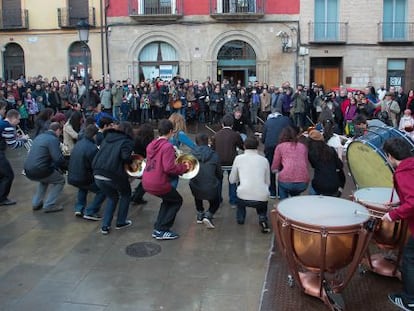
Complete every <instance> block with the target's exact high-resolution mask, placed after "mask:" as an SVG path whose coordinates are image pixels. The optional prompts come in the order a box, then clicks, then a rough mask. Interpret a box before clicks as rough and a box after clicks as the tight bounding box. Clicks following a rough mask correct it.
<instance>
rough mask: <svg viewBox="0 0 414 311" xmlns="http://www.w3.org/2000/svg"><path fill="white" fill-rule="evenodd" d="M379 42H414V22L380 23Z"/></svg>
mask: <svg viewBox="0 0 414 311" xmlns="http://www.w3.org/2000/svg"><path fill="white" fill-rule="evenodd" d="M378 42H382V43H412V42H414V23H405V22H396V23H378Z"/></svg>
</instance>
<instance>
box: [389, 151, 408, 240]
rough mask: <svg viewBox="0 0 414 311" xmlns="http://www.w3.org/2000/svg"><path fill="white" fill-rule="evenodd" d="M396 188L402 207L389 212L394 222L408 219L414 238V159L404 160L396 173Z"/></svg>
mask: <svg viewBox="0 0 414 311" xmlns="http://www.w3.org/2000/svg"><path fill="white" fill-rule="evenodd" d="M394 187H395V190H396V191H397V193H398V196H399V198H400V206H399V207H398V208H396V209H394V210H392V211H390V212H389V214H390V217H391V219H392V220H394V221H395V220H398V219H406V220H407V222H408V227H409V229H410V231H411V235H412V236H414V157H410V158H407V159H405V160H402V161H401V163H400V164H399V165H398V167H397V169H396V170H395V173H394Z"/></svg>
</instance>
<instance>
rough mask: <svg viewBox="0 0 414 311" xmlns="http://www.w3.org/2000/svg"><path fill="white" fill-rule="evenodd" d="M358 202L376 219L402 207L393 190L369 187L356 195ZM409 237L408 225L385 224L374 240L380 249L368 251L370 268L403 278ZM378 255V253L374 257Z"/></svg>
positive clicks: (376, 271)
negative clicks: (401, 262) (402, 266)
mask: <svg viewBox="0 0 414 311" xmlns="http://www.w3.org/2000/svg"><path fill="white" fill-rule="evenodd" d="M353 198H354V201H355V202H358V203H360V204H362V205H364V206H365V207H366V208H367V209H368V210H369V211H370V213H371V214H372V215H373V216H377V217H382V216H383V215H384V214H386V213H387V212H388V211H389V210H390V209H392V208H394V207H395V206H398V204H399V198H398V195H397V193H395V191H394V190H393V189H392V188H384V187H368V188H363V189H359V190H357V191H355V193H354V194H353ZM407 235H408V224H407V222H406V221H396V222H392V223H389V222H382V221H380V222H379V223H378V224H377V226H376V228H375V230H374V235H373V238H372V240H373V241H374V244H375V246H377V248H376V249H375V248H372V250H369V249H368V250H367V256H366V264H367V265H368V268H369V269H370V270H371V271H373V272H375V273H378V274H380V275H384V276H392V277H398V278H401V273H400V271H398V266H399V262H400V260H401V256H402V251H403V247H404V244H405V241H406V239H407ZM373 252H374V253H373Z"/></svg>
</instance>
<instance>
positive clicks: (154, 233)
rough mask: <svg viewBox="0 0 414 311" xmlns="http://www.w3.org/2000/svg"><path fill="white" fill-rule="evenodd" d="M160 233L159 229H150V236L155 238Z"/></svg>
mask: <svg viewBox="0 0 414 311" xmlns="http://www.w3.org/2000/svg"><path fill="white" fill-rule="evenodd" d="M160 234H161V231H159V230H155V229H154V230H152V237H153V238H156V237H157V236H158V235H160Z"/></svg>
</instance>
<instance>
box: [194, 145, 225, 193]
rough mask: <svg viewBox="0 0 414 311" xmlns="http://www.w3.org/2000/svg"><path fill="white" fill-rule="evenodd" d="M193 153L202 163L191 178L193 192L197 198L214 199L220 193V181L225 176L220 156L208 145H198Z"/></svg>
mask: <svg viewBox="0 0 414 311" xmlns="http://www.w3.org/2000/svg"><path fill="white" fill-rule="evenodd" d="M192 153H193V155H194V156H195V157H196V158H197V160H198V162H199V164H200V171H199V172H198V174H197V176H196V177H194V178H193V179H191V180H190V189H191V192H192V194H193V196H194V197H195V198H196V199H199V200H214V199H216V198H217V196H218V195H219V192H218V187H219V181H220V180H221V179H222V177H223V172H222V170H221V165H220V160H219V157H218V155H217V153H216V152H214V151H213V150H212V149H210V148H209V147H208V146H197V147H195V149H194V150H193V151H192Z"/></svg>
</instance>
